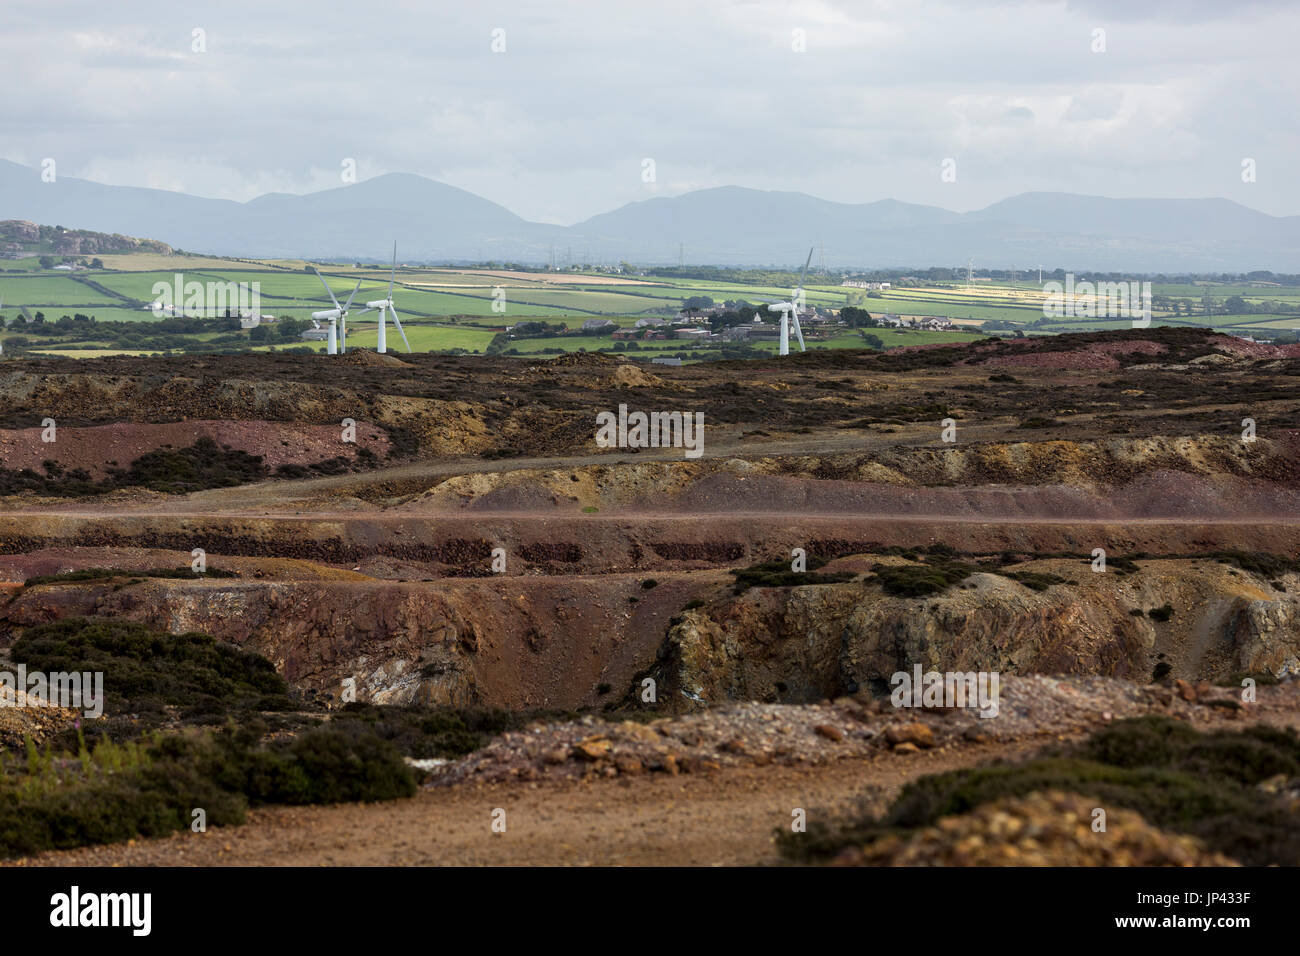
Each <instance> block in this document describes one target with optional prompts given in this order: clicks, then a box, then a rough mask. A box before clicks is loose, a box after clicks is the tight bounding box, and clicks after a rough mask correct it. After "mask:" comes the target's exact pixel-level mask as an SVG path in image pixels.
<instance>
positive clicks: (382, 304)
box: [357, 243, 411, 352]
mask: <svg viewBox="0 0 1300 956" xmlns="http://www.w3.org/2000/svg"><path fill="white" fill-rule="evenodd" d="M396 278H397V243H393V271H392V272H391V273H389V275H388V296H387V298H383V299H376V300H375V301H374V302H367V303H366V307H365V308H364V309H362V310H361V311H360V312H358V313H357V315H362V314H364V313H366V312H371V311H374V310H375V309H378V310H379V342H378V345H377V347H376V349H375V351H377V352H387V351H388V339H387V338H386V336H385V332H384V317H385V316H386V315H387V314H388V313H390V312H391V313H392V315H393V325H395V326H397V331H398V332H399V333H400V334H401V336H402V344H403V345H405V346H406V351H408V352H409V351H411V343H410V342H408V341H407V340H406V333H405V332H404V331H402V323H401V322H400V321H399V320H398V318H397V306H395V305H394V304H393V280H394V279H396Z"/></svg>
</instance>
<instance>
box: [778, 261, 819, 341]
mask: <svg viewBox="0 0 1300 956" xmlns="http://www.w3.org/2000/svg"><path fill="white" fill-rule="evenodd" d="M812 254H813V251H812V248H811V247H809V249H808V261H807V262H805V263H804V264H803V272H801V273H799V285H798V286H797V287H796V288H795V289H794V291H793V292H792V293H791V295H790V299H789V301H787V302H773V303H772V304H771V305H769V306H768V307H767V310H768V311H769V312H780V313H781V346H780V348H779V349H777V354H778V355H789V354H790V323H791V322H794V334H795V335H796V336H798V337H799V351H800V352H803V351H805V349H804V347H803V329H801V328H800V327H799V310H800V309H801V308H802V307H803V280H804V276H806V275H807V274H808V264H809V263H810V262H812Z"/></svg>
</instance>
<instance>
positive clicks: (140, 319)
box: [0, 253, 1300, 357]
mask: <svg viewBox="0 0 1300 956" xmlns="http://www.w3.org/2000/svg"><path fill="white" fill-rule="evenodd" d="M103 261H104V263H105V266H106V268H105V269H93V270H86V271H80V272H77V273H76V274H75V276H74V275H69V274H67V273H64V272H60V271H55V270H41V269H40V268H39V263H38V260H36V259H34V258H33V259H22V260H8V261H0V270H2V271H0V300H2V301H3V303H4V304H5V305H4V307H3V308H0V315H3V317H4V318H6V319H8V322H9V328H8V329H7V330H6V331H5V332H4V333H3V335H4V338H5V339H12V338H14V337H21V338H25V339H27V340H28V342H29V346H28V347H29V348H30V349H31V350H33V351H36V350H39V351H41V352H43V353H45V354H63V355H69V356H77V357H84V356H87V355H102V354H114V353H116V354H138V353H143V354H149V352H150V351H151V350H149V349H147V348H141V347H140V345H141V344H142V341H141V339H140V337H139V336H132V335H129V334H126V333H121V334H117V335H115V334H113V333H112V330H111V329H108V328H106V329H104V330H103V331H101V333H100V334H99V335H96V334H95V331H94V328H93V327H91V328H87V329H82V328H81V327H77V331H76V332H75V335H73V334H69V335H65V336H61V337H59V338H55V337H53V336H42V335H37V334H34V333H31V332H27V331H25V326H24V324H23V323H21V321H20V320H18V317H17V315H16V308H17V306H19V305H22V306H26V307H27V309H28V310H29V311H30V312H32V313H33V314H34V313H36V312H41V313H43V314H44V315H45V317H46V320H47V321H57V320H58V319H59V318H60V317H61V316H63V315H72V314H73V313H78V312H80V313H83V314H87V315H92V316H94V317H95V320H96V321H97V322H99V323H104V322H131V323H134V324H138V325H139V326H140V327H141V330H142V331H147V328H148V325H149V323H152V322H154V321H156V319H155V317H154V315H153V314H152V313H151V312H150V311H148V310H145V309H141V308H140V307H139V306H140V305H141V304H143V303H146V302H151V301H153V300H154V298H155V295H154V286H155V284H156V283H165V284H166V285H167V286H168V287H169V288H170V287H173V286H174V281H175V276H176V275H177V274H178V273H179V274H180V275H181V277H182V282H194V281H197V282H200V283H204V284H205V285H206V284H207V283H223V284H224V283H228V282H235V283H241V282H242V283H253V282H256V283H258V284H259V288H260V302H259V307H260V311H261V312H262V313H264V314H271V315H275V316H290V317H292V318H295V319H299V320H303V319H306V318H308V317H309V315H310V313H311V312H313V311H319V310H322V309H325V308H329V307H330V305H331V303H330V300H329V297H328V295H327V294H326V292H325V290H324V289H323V288H322V286H321V282H320V280H319V279H318V278H317V276H316V275H315V274H313V273H312V272H310V271H304V269H305V268H306V264H304V263H302V262H300V261H265V262H262V261H248V260H234V259H217V258H209V257H191V256H164V255H161V254H157V253H144V254H140V255H106V256H104V257H103ZM322 269H323V271H324V273H325V276H326V280H327V281H328V282H329V285H330V288H331V289H333V290H334V293H335V295H336V296H337V297H338V298H339V300H340V301H345V300H346V299H347V297H348V295H350V294H351V292H352V290H353V288H354V287H355V286H356V283H357V281H358V279H360V280H361V288H360V291H359V292H358V293H357V295H356V299H355V300H354V304H353V308H352V316H351V319H352V321H351V323H350V332H351V334H350V335H349V343H350V344H352V345H355V346H358V347H367V348H372V347H374V345H375V339H376V333H375V325H374V321H373V315H364V316H363V315H361V314H359V310H360V308H361V304H362V303H364V302H365V301H366V300H367V299H376V298H381V297H383V295H384V294H385V292H386V291H387V288H388V274H387V273H386V272H385V270H384V269H383V268H380V267H375V266H365V267H361V268H357V267H355V266H352V265H338V266H325V267H322ZM730 275H731V277H732V279H733V280H734V279H736V278H737V277H736V275H735V274H734V273H731V274H730ZM754 276H755V279H756V280H757V279H760V278H765V279H768V280H770V279H771V278H772V277H773V273H771V272H769V273H754ZM741 278H743V277H741ZM1045 278H1046V277H1045ZM88 283H93V285H92V284H88ZM96 285H97V286H99V287H100V288H96V287H94V286H96ZM497 288H500V289H502V290H504V304H505V309H504V311H495V310H494V308H493V307H494V305H495V304H497V299H496V297H495V296H494V291H495V290H496V289H497ZM101 289H102V290H106V291H101ZM805 291H806V295H807V300H808V302H809V303H810V304H812V305H817V306H828V307H831V308H842V307H844V306H845V305H850V304H852V305H856V306H857V307H859V308H864V309H867V310H868V311H870V312H872V313H873V314H875V315H881V314H894V315H901V316H937V317H946V318H949V319H952V320H954V321H955V322H958V323H964V325H962V326H961V328H962V329H964V331H959V330H953V331H948V332H920V331H913V330H888V329H872V330H867V331H868V332H870V334H873V335H875V336H876V337H877V338H879V339H880V340H881V342H882V343H884V345H885V347H887V348H893V347H897V346H902V345H913V344H920V343H929V342H949V341H963V340H969V339H970V338H971V337H973V336H975V335H978V334H982V333H980V332H979V325H980V324H981V323H984V322H989V321H993V320H996V321H997V322H999V323H1000V324H1001V325H1002V327H1003V329H1004V332H1005V330H1007V328H1008V326H1009V328H1010V329H1019V330H1021V331H1023V332H1025V333H1026V334H1032V335H1037V334H1055V333H1060V332H1071V331H1096V330H1101V329H1122V328H1129V327H1131V325H1132V321H1131V320H1130V319H1125V318H1113V317H1112V318H1105V317H1103V318H1097V319H1088V318H1073V317H1062V318H1059V319H1053V318H1049V317H1044V315H1043V299H1044V293H1043V291H1042V288H1041V287H1040V286H1039V284H1038V282H1037V281H1033V280H1021V281H1016V282H1009V281H999V282H976V283H972V284H971V285H969V286H967V285H966V284H965V283H964V282H953V281H949V282H944V283H940V284H932V285H926V286H917V287H910V286H908V287H904V286H898V285H896V286H895V287H894V288H891V289H889V290H887V291H884V292H882V293H878V294H872V295H868V294H867V291H866V290H863V289H859V288H855V287H845V286H841V285H840V284H839V280H838V278H829V277H825V276H809V278H808V284H807V287H806V290H805ZM1152 291H1153V294H1154V295H1156V296H1166V297H1169V298H1170V299H1172V300H1186V301H1188V302H1190V304H1191V309H1192V310H1191V314H1175V313H1174V312H1173V311H1172V310H1171V309H1164V310H1159V309H1158V310H1156V311H1155V313H1154V316H1153V319H1154V322H1155V324H1158V325H1159V324H1171V325H1184V326H1186V325H1192V326H1203V327H1209V328H1215V329H1220V330H1225V331H1236V332H1242V333H1244V332H1255V333H1270V334H1276V333H1277V332H1280V331H1287V330H1294V329H1300V312H1297V313H1294V314H1292V313H1290V312H1289V311H1288V310H1289V309H1290V308H1292V307H1300V288H1297V287H1290V286H1286V287H1284V286H1277V287H1272V286H1262V285H1258V284H1251V283H1247V282H1238V283H1233V284H1218V283H1208V282H1207V283H1204V284H1202V283H1195V284H1189V283H1182V284H1162V283H1155V284H1154V285H1153V290H1152ZM789 294H790V290H789V289H788V288H784V287H781V286H773V285H770V284H767V283H762V284H760V283H758V282H756V283H755V284H752V285H751V284H746V283H744V282H742V281H722V280H704V279H690V278H677V277H662V276H653V275H652V276H637V277H630V276H628V277H623V276H611V275H609V274H607V273H605V274H589V275H583V274H579V273H569V272H565V273H544V272H506V271H504V270H499V271H491V270H474V269H460V270H457V269H448V268H415V267H410V266H404V267H402V268H400V269H399V271H398V273H397V285H396V287H395V288H394V296H393V297H394V299H395V300H396V302H397V305H398V308H399V310H400V312H401V315H402V317H403V320H404V321H403V324H404V326H405V328H406V330H407V335H408V337H409V338H410V341H411V345H412V347H413V348H414V349H416V350H418V351H428V350H434V351H442V350H448V349H465V350H467V351H470V352H480V353H481V352H483V351H485V350H486V349H487V348H488V345H489V343H491V342H492V340H493V336H494V335H495V334H496V333H497V331H499V330H500V329H501V328H502V327H504V326H507V325H513V324H515V323H517V322H519V321H521V320H524V319H529V318H535V319H538V320H544V321H548V322H564V323H566V324H567V325H568V326H569V328H570V329H576V328H578V327H579V326H580V325H581V323H582V322H583V321H585V320H586V319H589V318H593V317H597V316H599V317H603V318H610V319H612V320H614V321H615V322H616V323H617V324H618V325H619V326H621V327H627V326H630V325H631V324H632V323H633V322H635V321H636V319H637V318H638V317H641V316H644V315H657V316H661V317H669V316H671V315H673V314H675V313H676V312H677V311H678V310H679V308H680V306H681V304H682V302H683V301H684V300H685V299H686V298H688V297H690V296H709V297H710V298H711V299H713V301H714V302H715V303H718V304H721V303H722V302H724V301H726V300H743V301H746V302H750V303H753V304H756V305H760V304H762V303H764V302H767V301H773V300H777V299H782V298H786V297H788V296H789ZM1232 296H1239V297H1240V298H1241V299H1242V300H1244V301H1245V302H1246V303H1250V304H1252V305H1254V306H1256V307H1258V308H1260V309H1261V311H1259V312H1253V313H1245V312H1242V311H1240V310H1239V312H1238V313H1237V314H1231V315H1229V314H1223V313H1220V312H1218V311H1217V309H1219V308H1222V307H1223V303H1225V302H1226V301H1227V299H1228V298H1229V297H1232ZM1207 298H1208V299H1209V300H1210V301H1211V302H1212V303H1213V304H1214V309H1215V311H1211V312H1210V313H1208V314H1207V313H1206V312H1204V311H1203V300H1205V299H1207ZM1171 304H1172V303H1171ZM231 305H232V306H234V307H237V303H234V302H232V303H231ZM1243 308H1244V307H1243ZM4 309H8V311H7V312H5V311H4ZM1263 309H1269V311H1267V312H1265V311H1262V310H1263ZM1180 311H1182V312H1184V313H1185V311H1186V310H1185V309H1184V310H1180ZM272 333H273V334H274V329H272ZM186 334H187V333H179V332H178V333H173V335H186ZM187 335H188V338H187V340H186V341H183V342H180V344H178V345H176V347H178V348H179V347H186V346H188V347H190V348H194V347H207V343H211V348H214V349H232V348H234V349H243V348H257V349H267V348H272V347H273V348H276V349H284V348H295V347H296V348H302V347H309V348H313V349H320V350H323V349H324V347H325V346H324V343H311V342H303V341H300V340H293V341H289V342H280V341H278V340H276V339H272V340H271V341H269V342H261V343H258V342H253V341H251V340H249V338H248V337H247V334H246V333H242V332H238V331H235V332H230V331H227V332H211V331H201V330H197V331H193V332H191V333H188V334H187ZM146 339H147V341H146V342H145V343H144V344H152V341H153V340H155V339H156V340H157V341H158V342H159V346H158V348H157V349H154V350H152V351H162V350H165V349H166V348H168V347H170V346H169V345H168V342H169V341H170V342H173V343H175V342H176V341H177V340H176V339H174V338H173V339H171V340H168V339H167V338H166V337H165V336H163V334H162V333H161V332H160V333H158V334H157V335H153V334H147V335H146ZM113 343H117V344H116V345H114V344H113ZM272 343H273V344H272ZM95 344H101V345H104V346H106V348H105V349H104V350H97V349H95V348H93V347H92V346H93V345H95ZM746 344H747V345H748V346H749V347H752V348H757V349H759V350H775V348H776V343H775V342H770V343H768V342H754V343H746ZM862 344H863V343H862V337H861V335H860V334H858V332H857V331H856V330H844V331H840V332H837V333H835V334H834V335H833V337H831V338H829V339H824V340H816V339H812V340H810V342H809V347H810V348H858V347H862ZM47 345H48V347H46V346H47ZM636 346H637V347H636V348H635V349H628V348H627V347H626V346H623V347H619V346H618V344H617V343H614V342H613V341H612V340H611V339H610V338H609V337H608V336H589V335H572V336H565V337H563V338H550V339H522V340H513V341H510V342H507V343H506V344H505V348H506V349H507V350H513V351H514V352H516V353H519V354H530V355H531V354H537V353H542V352H545V351H546V350H555V349H565V350H566V351H573V350H577V349H586V350H604V351H614V350H617V351H627V352H630V353H632V354H637V353H652V354H653V353H656V352H668V353H672V354H676V353H682V354H685V355H690V354H693V353H698V354H700V355H701V356H704V355H711V354H712V355H716V354H717V348H718V346H717V344H716V343H713V344H709V345H705V346H700V345H697V344H695V343H691V342H685V341H676V340H670V341H663V342H638V343H636ZM389 347H390V349H392V350H395V351H401V350H402V345H401V342H400V338H399V337H397V336H396V335H394V334H392V333H391V332H390V336H389Z"/></svg>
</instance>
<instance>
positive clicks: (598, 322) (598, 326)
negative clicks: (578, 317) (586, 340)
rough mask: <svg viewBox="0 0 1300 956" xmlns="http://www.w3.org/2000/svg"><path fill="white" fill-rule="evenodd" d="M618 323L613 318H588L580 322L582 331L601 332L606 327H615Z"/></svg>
mask: <svg viewBox="0 0 1300 956" xmlns="http://www.w3.org/2000/svg"><path fill="white" fill-rule="evenodd" d="M617 325H618V323H617V322H615V321H614V320H613V319H588V320H587V321H586V322H583V323H582V331H584V332H603V331H605V330H606V329H612V328H615V327H616V326H617Z"/></svg>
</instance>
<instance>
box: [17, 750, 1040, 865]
mask: <svg viewBox="0 0 1300 956" xmlns="http://www.w3.org/2000/svg"><path fill="white" fill-rule="evenodd" d="M1032 749H1034V747H1032V746H1030V745H1017V746H1015V747H1013V748H1011V749H1005V748H1002V749H999V748H995V747H994V746H992V745H987V746H970V747H967V748H965V749H963V750H961V751H950V752H945V753H938V752H928V753H920V754H914V755H910V756H894V755H887V756H884V757H881V758H879V759H876V760H843V761H840V762H838V763H833V764H830V765H826V766H817V767H765V768H758V769H741V770H730V771H726V772H714V773H706V774H702V775H684V776H675V777H670V776H667V775H654V776H647V777H639V778H636V779H635V780H634V781H629V780H627V779H626V778H624V779H623V780H621V781H619V780H600V781H595V782H591V783H585V784H581V783H580V784H564V785H554V784H512V785H500V786H488V787H482V788H479V787H457V788H451V789H425V790H421V792H420V793H419V794H417V795H416V796H415V797H414V798H413V799H411V800H402V801H396V802H393V803H383V804H368V805H367V804H348V805H342V806H334V807H306V808H297V807H295V808H276V809H270V810H260V811H255V812H254V813H252V814H250V820H249V822H248V823H247V824H245V825H244V826H241V827H234V828H229V829H222V830H217V829H213V830H210V831H208V832H207V833H205V834H193V833H183V834H179V835H176V836H173V837H167V838H162V839H157V840H140V841H135V842H133V843H130V844H125V845H117V846H105V847H92V848H88V849H81V850H71V851H67V852H59V853H47V854H43V855H41V856H38V857H34V858H32V859H30V860H21V861H17V862H16V864H15V865H20V866H24V865H26V866H32V865H50V866H322V865H324V866H448V865H450V866H527V865H552V866H554V865H562V866H721V865H763V864H773V863H777V862H779V857H778V856H777V853H776V850H775V848H774V846H773V843H772V836H773V832H774V830H775V829H776V828H777V827H788V826H789V825H790V820H791V812H792V810H793V809H794V808H795V807H802V808H804V809H805V810H807V811H808V814H809V818H810V819H815V817H816V815H817V814H818V813H819V812H830V813H840V812H844V811H847V810H849V809H852V808H853V807H854V806H855V805H856V804H857V803H858V801H860V800H861V799H863V798H866V799H869V800H871V801H872V802H873V807H874V809H877V810H878V809H880V808H881V806H882V805H883V802H884V801H886V800H888V799H889V798H891V797H892V796H893V795H894V794H895V793H897V791H898V789H899V788H900V787H902V785H903V784H904V783H906V782H907V781H909V780H911V779H914V778H915V777H918V776H921V775H923V774H927V773H934V772H937V771H941V770H946V769H951V768H955V767H962V766H968V765H970V764H973V763H977V762H979V761H981V760H986V759H988V758H989V757H990V756H992V755H993V754H994V752H995V751H998V752H999V753H1000V754H1001V755H1004V756H1013V755H1018V754H1023V753H1027V752H1030V751H1031V750H1032ZM498 807H499V808H501V809H504V810H505V811H506V832H505V833H504V834H494V833H493V832H492V831H491V822H492V820H491V814H492V811H493V810H494V809H496V808H498Z"/></svg>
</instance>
